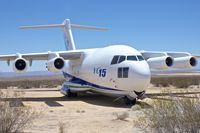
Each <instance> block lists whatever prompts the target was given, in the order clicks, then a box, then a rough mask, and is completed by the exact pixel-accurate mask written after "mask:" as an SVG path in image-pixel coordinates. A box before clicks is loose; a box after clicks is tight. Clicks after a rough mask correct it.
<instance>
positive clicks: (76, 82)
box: [63, 72, 122, 91]
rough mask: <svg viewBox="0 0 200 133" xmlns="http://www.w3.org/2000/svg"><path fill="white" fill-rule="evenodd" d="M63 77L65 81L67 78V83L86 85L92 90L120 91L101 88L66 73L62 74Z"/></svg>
mask: <svg viewBox="0 0 200 133" xmlns="http://www.w3.org/2000/svg"><path fill="white" fill-rule="evenodd" d="M63 75H64V77H65V78H66V79H67V78H69V82H71V83H75V84H80V85H88V86H91V87H94V88H99V89H104V90H112V91H122V90H118V89H113V88H107V87H103V86H99V85H96V84H93V83H90V82H88V81H85V80H82V79H80V78H77V77H75V76H73V75H71V74H68V73H66V72H63Z"/></svg>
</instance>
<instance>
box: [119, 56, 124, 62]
mask: <svg viewBox="0 0 200 133" xmlns="http://www.w3.org/2000/svg"><path fill="white" fill-rule="evenodd" d="M125 59H126V56H120V58H119V61H118V63H121V62H123V61H125Z"/></svg>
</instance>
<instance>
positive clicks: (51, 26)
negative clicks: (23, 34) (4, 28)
mask: <svg viewBox="0 0 200 133" xmlns="http://www.w3.org/2000/svg"><path fill="white" fill-rule="evenodd" d="M64 27H65V25H64V24H51V25H36V26H20V27H19V28H20V29H40V28H64ZM71 28H75V29H85V30H109V28H104V27H96V26H87V25H78V24H71Z"/></svg>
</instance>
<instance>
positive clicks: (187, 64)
mask: <svg viewBox="0 0 200 133" xmlns="http://www.w3.org/2000/svg"><path fill="white" fill-rule="evenodd" d="M197 63H198V61H197V59H196V58H195V57H193V56H186V57H179V58H174V64H173V68H192V67H195V66H196V65H197Z"/></svg>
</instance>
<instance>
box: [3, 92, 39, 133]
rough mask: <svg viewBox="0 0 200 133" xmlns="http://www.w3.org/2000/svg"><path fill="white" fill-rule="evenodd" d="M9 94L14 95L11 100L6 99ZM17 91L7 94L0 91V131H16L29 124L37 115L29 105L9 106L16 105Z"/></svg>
mask: <svg viewBox="0 0 200 133" xmlns="http://www.w3.org/2000/svg"><path fill="white" fill-rule="evenodd" d="M10 96H12V97H15V100H13V101H7V100H6V99H8V98H9V97H10ZM18 96H19V94H18V92H16V93H13V94H8V92H6V93H3V92H2V91H0V98H1V100H0V133H17V132H22V130H23V129H24V128H25V127H26V126H29V125H30V124H31V122H32V121H33V120H34V119H35V118H36V117H37V116H38V113H36V112H34V111H33V110H32V109H31V108H30V107H23V106H20V107H17V106H14V107H11V104H10V103H11V102H15V103H12V104H13V105H18V103H19V102H20V98H18Z"/></svg>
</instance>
